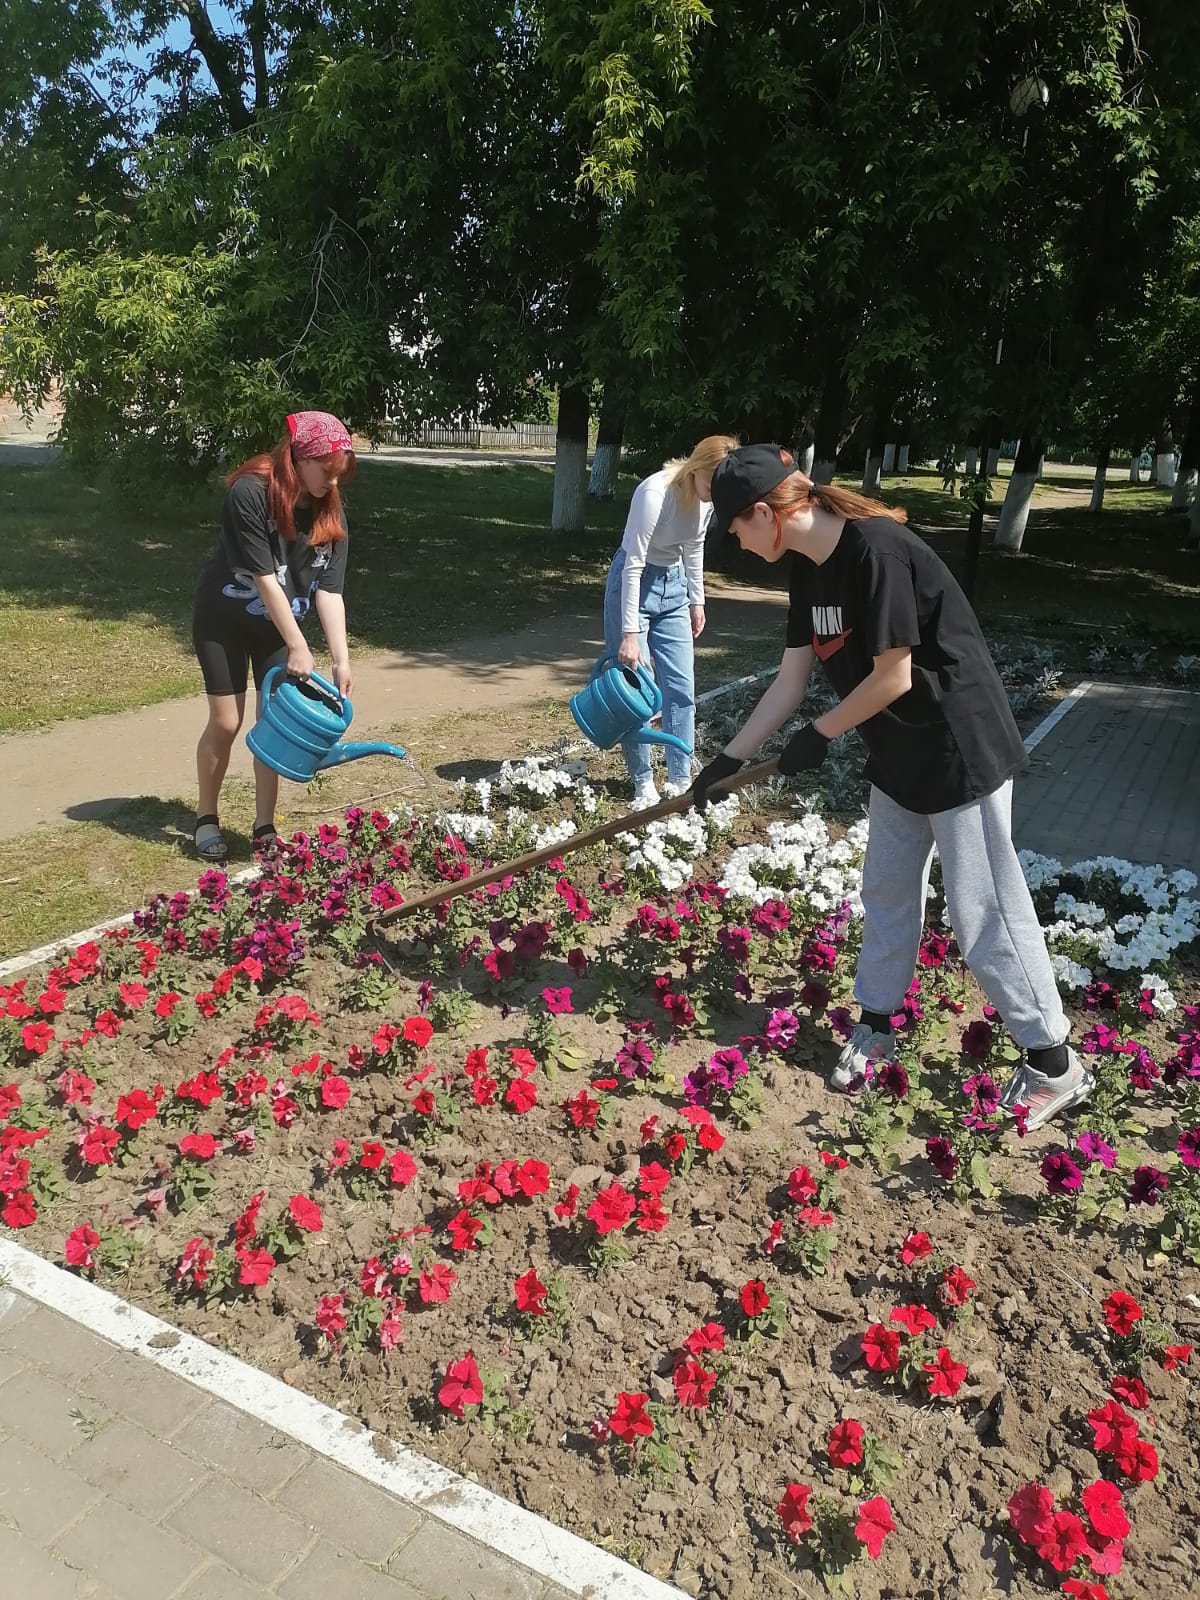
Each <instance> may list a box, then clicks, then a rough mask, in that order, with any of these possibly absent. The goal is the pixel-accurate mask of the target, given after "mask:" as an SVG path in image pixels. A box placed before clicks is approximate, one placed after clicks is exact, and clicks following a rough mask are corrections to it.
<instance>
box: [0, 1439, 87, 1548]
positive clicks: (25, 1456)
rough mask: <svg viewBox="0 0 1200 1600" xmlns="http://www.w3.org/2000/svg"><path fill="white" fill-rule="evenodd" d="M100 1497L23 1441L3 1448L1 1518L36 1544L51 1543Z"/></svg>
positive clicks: (0, 1458)
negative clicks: (57, 1534) (55, 1536)
mask: <svg viewBox="0 0 1200 1600" xmlns="http://www.w3.org/2000/svg"><path fill="white" fill-rule="evenodd" d="M98 1499H99V1495H98V1493H97V1491H96V1489H95V1487H94V1486H93V1485H92V1484H90V1483H88V1482H87V1481H86V1480H85V1479H83V1478H80V1477H77V1476H76V1475H75V1473H73V1472H71V1471H70V1470H69V1469H68V1468H67V1467H65V1466H55V1464H54V1463H53V1462H52V1461H51V1460H49V1459H48V1458H47V1457H46V1456H44V1455H42V1453H41V1451H40V1450H35V1449H34V1448H33V1447H32V1446H31V1445H27V1444H25V1443H24V1442H23V1441H22V1440H20V1439H10V1440H9V1441H8V1442H7V1444H6V1445H5V1446H4V1449H3V1450H0V1521H2V1522H3V1523H4V1524H5V1525H7V1526H15V1527H16V1528H17V1529H18V1530H19V1531H20V1532H21V1533H22V1534H24V1535H25V1537H26V1538H27V1539H32V1540H33V1541H34V1543H35V1544H49V1543H50V1541H51V1540H52V1539H53V1538H54V1535H55V1534H56V1533H61V1532H62V1531H63V1529H64V1528H66V1527H68V1526H69V1525H70V1524H71V1523H72V1522H74V1521H75V1519H76V1518H77V1517H80V1516H82V1515H83V1513H84V1512H85V1511H86V1510H87V1509H88V1508H89V1506H92V1505H94V1504H95V1502H96V1500H98Z"/></svg>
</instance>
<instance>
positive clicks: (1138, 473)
mask: <svg viewBox="0 0 1200 1600" xmlns="http://www.w3.org/2000/svg"><path fill="white" fill-rule="evenodd" d="M1141 459H1142V458H1141V455H1140V454H1138V455H1132V456H1130V458H1129V481H1130V483H1141V481H1142V468H1141V464H1140V463H1141Z"/></svg>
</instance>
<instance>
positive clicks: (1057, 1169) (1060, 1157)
mask: <svg viewBox="0 0 1200 1600" xmlns="http://www.w3.org/2000/svg"><path fill="white" fill-rule="evenodd" d="M1042 1177H1043V1178H1044V1179H1045V1180H1046V1187H1047V1189H1049V1191H1050V1193H1051V1194H1070V1193H1071V1192H1072V1191H1073V1190H1075V1189H1081V1188H1082V1187H1083V1173H1082V1172H1080V1170H1079V1168H1078V1167H1077V1166H1076V1165H1075V1163H1074V1162H1073V1161H1072V1160H1071V1158H1070V1156H1069V1155H1068V1154H1067V1153H1066V1151H1065V1150H1054V1151H1050V1152H1049V1153H1048V1154H1047V1155H1044V1156H1043V1157H1042Z"/></svg>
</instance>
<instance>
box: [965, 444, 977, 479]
mask: <svg viewBox="0 0 1200 1600" xmlns="http://www.w3.org/2000/svg"><path fill="white" fill-rule="evenodd" d="M978 472H979V446H978V445H977V444H969V445H968V446H967V455H966V460H965V461H964V462H963V477H964V478H974V477H975V476H976V475H977V474H978Z"/></svg>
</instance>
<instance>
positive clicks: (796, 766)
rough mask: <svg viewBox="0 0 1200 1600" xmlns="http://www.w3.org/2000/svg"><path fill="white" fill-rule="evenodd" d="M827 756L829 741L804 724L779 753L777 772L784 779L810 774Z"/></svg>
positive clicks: (813, 725) (810, 724) (811, 726)
mask: <svg viewBox="0 0 1200 1600" xmlns="http://www.w3.org/2000/svg"><path fill="white" fill-rule="evenodd" d="M828 754H829V740H828V739H827V738H826V737H825V735H824V734H823V733H818V732H817V729H816V725H815V724H814V723H811V722H806V723H805V724H804V726H803V727H802V728H801V729H800V732H799V733H794V734H793V735H792V737H791V738H790V739H789V740H788V742H787V743H786V744H785V745H784V747H783V749H782V750H781V751H780V753H779V770H780V772H781V773H782V774H783V776H784V777H785V778H794V777H795V776H796V774H797V773H798V772H812V771H813V770H814V768H816V767H819V766H820V765H821V763H822V761H824V759H825V757H826V756H827V755H828ZM703 776H704V774H703V773H701V777H703Z"/></svg>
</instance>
